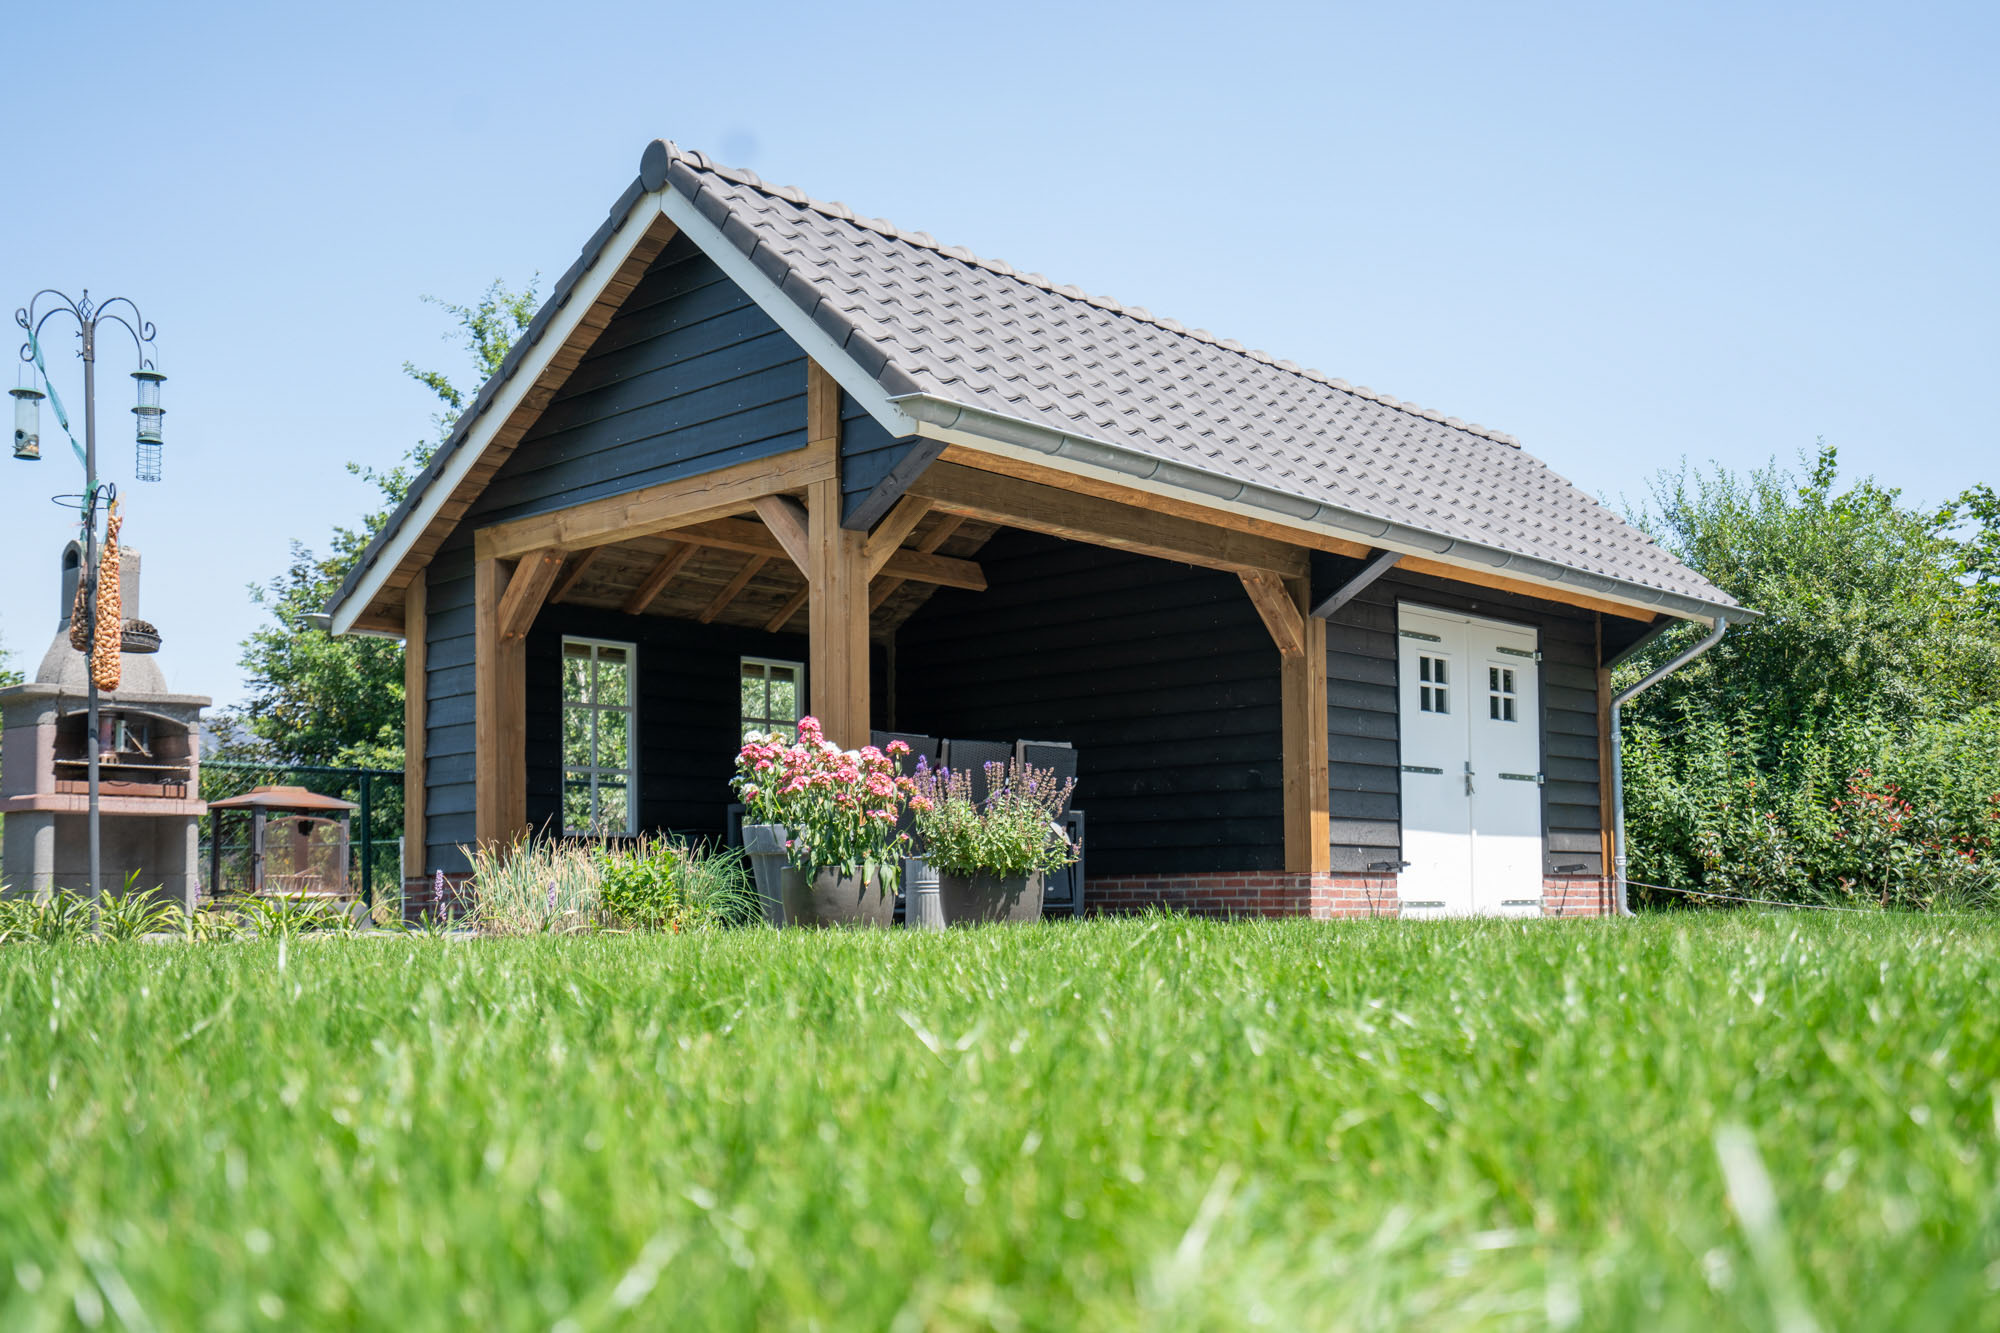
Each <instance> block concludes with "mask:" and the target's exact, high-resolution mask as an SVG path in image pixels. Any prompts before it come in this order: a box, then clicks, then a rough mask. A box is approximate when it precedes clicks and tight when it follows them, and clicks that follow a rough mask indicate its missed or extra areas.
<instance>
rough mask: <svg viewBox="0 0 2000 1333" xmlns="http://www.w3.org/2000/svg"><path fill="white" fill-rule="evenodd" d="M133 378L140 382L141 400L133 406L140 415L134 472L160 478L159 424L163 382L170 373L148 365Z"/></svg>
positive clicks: (162, 413) (146, 478)
mask: <svg viewBox="0 0 2000 1333" xmlns="http://www.w3.org/2000/svg"><path fill="white" fill-rule="evenodd" d="M132 378H133V379H135V380H137V381H138V383H139V403H138V406H136V407H134V408H133V409H132V413H133V415H134V416H136V417H138V418H139V459H138V463H137V465H136V466H135V467H134V468H133V474H134V475H135V476H137V477H138V478H139V480H140V481H158V480H159V479H160V449H161V442H160V425H161V419H162V418H164V417H165V416H166V410H165V409H164V408H162V407H161V406H160V386H161V385H162V384H164V383H166V380H167V377H166V376H165V375H162V374H161V373H160V372H159V371H157V370H154V369H153V368H152V367H151V366H147V367H145V368H144V369H142V370H135V371H133V372H132Z"/></svg>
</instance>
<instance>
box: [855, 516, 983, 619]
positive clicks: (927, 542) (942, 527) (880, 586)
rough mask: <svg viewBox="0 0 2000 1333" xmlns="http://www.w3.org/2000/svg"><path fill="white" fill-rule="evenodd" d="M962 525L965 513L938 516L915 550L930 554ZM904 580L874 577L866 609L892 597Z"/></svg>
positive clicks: (874, 608) (875, 607)
mask: <svg viewBox="0 0 2000 1333" xmlns="http://www.w3.org/2000/svg"><path fill="white" fill-rule="evenodd" d="M964 526H965V515H963V514H945V515H943V516H942V517H940V518H939V520H938V525H937V526H936V527H934V528H932V529H931V530H930V531H929V532H927V533H925V534H924V535H923V537H922V538H920V539H919V540H918V542H917V546H916V549H917V551H918V552H919V553H920V554H923V555H930V554H931V553H932V552H934V551H936V550H937V549H938V548H939V547H940V546H943V545H944V544H945V543H946V542H948V541H950V540H951V539H952V536H953V535H954V534H955V533H957V531H958V530H959V529H960V528H962V527H964ZM906 582H908V580H906V579H899V578H878V579H876V580H875V583H874V588H873V590H872V591H871V592H870V593H869V594H868V609H869V610H870V611H874V610H877V609H879V608H880V607H881V605H882V603H884V602H886V601H888V600H889V599H890V598H891V597H893V596H894V595H895V593H896V589H898V588H900V587H902V586H903V584H904V583H906Z"/></svg>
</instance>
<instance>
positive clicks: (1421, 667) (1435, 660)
mask: <svg viewBox="0 0 2000 1333" xmlns="http://www.w3.org/2000/svg"><path fill="white" fill-rule="evenodd" d="M1417 679H1419V680H1424V681H1429V682H1431V683H1430V684H1428V685H1420V686H1418V687H1417V707H1419V708H1421V709H1422V710H1423V711H1424V712H1426V713H1449V712H1450V711H1451V706H1450V701H1449V700H1448V699H1447V698H1446V695H1447V693H1448V691H1447V690H1446V688H1445V684H1446V682H1445V659H1444V658H1442V657H1432V656H1430V655H1429V654H1421V655H1419V656H1418V658H1417Z"/></svg>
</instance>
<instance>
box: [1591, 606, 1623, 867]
mask: <svg viewBox="0 0 2000 1333" xmlns="http://www.w3.org/2000/svg"><path fill="white" fill-rule="evenodd" d="M1596 660H1597V661H1598V662H1600V663H1601V662H1603V661H1604V617H1603V616H1602V615H1600V616H1598V617H1597V659H1596ZM1617 798H1618V793H1617V791H1616V789H1614V788H1613V787H1612V785H1611V668H1610V667H1607V666H1599V667H1598V668H1597V826H1598V827H1597V834H1598V837H1597V844H1598V849H1599V854H1600V855H1601V856H1602V857H1603V860H1602V862H1601V863H1600V864H1599V866H1598V869H1597V873H1598V874H1600V875H1611V874H1614V873H1616V868H1617V848H1616V847H1615V846H1614V845H1613V844H1614V843H1615V842H1616V841H1617V837H1618V835H1617V831H1616V830H1617V825H1618V807H1617V804H1616V801H1617Z"/></svg>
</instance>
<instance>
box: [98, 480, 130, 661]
mask: <svg viewBox="0 0 2000 1333" xmlns="http://www.w3.org/2000/svg"><path fill="white" fill-rule="evenodd" d="M124 524H125V519H124V518H123V516H121V515H120V514H119V512H118V502H117V501H116V500H113V501H112V502H111V512H110V517H109V518H108V520H107V521H106V523H105V525H104V527H105V532H104V554H103V556H102V557H100V558H99V560H98V562H97V642H96V643H94V644H93V645H91V650H90V678H91V679H92V680H93V681H95V682H96V683H97V688H98V689H100V690H115V689H117V688H118V681H119V669H120V667H121V665H122V662H121V660H120V656H119V655H120V653H121V652H123V645H124V640H125V609H124V601H123V599H122V598H121V597H120V596H119V590H118V566H119V563H120V556H119V551H118V529H119V528H121V527H123V526H124Z"/></svg>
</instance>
